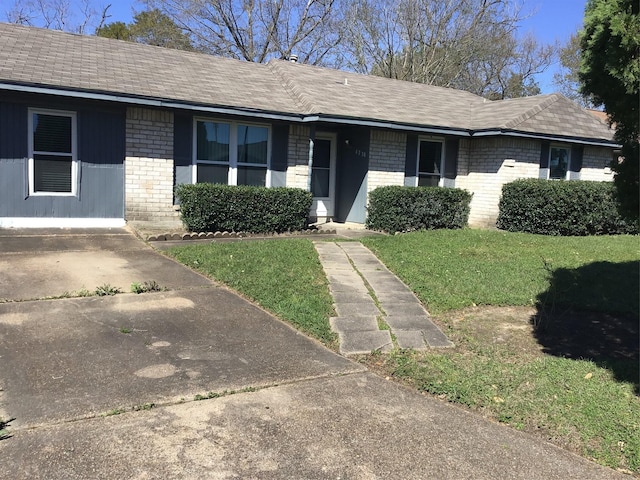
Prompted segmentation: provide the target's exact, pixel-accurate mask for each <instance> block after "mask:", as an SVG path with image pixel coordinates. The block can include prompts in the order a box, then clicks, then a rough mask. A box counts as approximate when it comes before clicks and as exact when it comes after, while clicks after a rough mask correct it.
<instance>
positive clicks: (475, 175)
mask: <svg viewBox="0 0 640 480" xmlns="http://www.w3.org/2000/svg"><path fill="white" fill-rule="evenodd" d="M539 165H540V142H539V141H537V140H529V139H517V138H474V139H473V140H462V141H461V142H460V151H459V159H458V177H457V178H456V187H458V188H464V189H465V190H468V191H470V192H472V193H473V198H472V199H471V213H470V215H469V225H471V226H479V227H495V223H496V219H497V218H498V203H499V201H500V195H501V193H502V185H504V184H505V183H509V182H511V181H513V180H516V179H518V178H538V170H539Z"/></svg>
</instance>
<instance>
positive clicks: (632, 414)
mask: <svg viewBox="0 0 640 480" xmlns="http://www.w3.org/2000/svg"><path fill="white" fill-rule="evenodd" d="M362 243H364V244H365V245H367V246H368V247H369V248H370V249H372V250H373V251H374V252H375V253H376V254H377V255H378V256H379V257H380V258H381V260H382V261H383V262H384V263H385V264H386V265H387V266H388V267H389V268H390V269H391V270H392V271H393V272H394V273H396V274H397V275H398V276H399V277H400V278H402V279H403V280H404V281H405V282H406V283H407V284H408V285H409V286H410V287H411V288H412V289H413V290H414V291H415V292H416V294H417V295H418V296H419V298H421V300H422V301H423V302H424V303H425V304H426V305H427V306H428V309H429V310H430V312H431V313H432V314H434V318H435V320H436V321H437V322H439V323H440V325H441V326H442V327H443V330H445V332H446V333H447V335H448V336H449V337H450V338H451V340H452V341H453V342H454V343H455V345H456V347H455V348H452V349H446V350H428V351H426V352H414V351H410V350H395V351H393V352H391V353H390V354H382V353H376V354H372V355H369V356H364V357H362V358H361V359H360V360H361V361H362V362H364V363H366V364H367V365H369V366H370V367H371V368H372V369H374V370H377V371H380V372H381V373H382V374H384V375H385V376H391V377H393V378H395V379H397V380H398V381H402V382H404V383H407V384H409V385H412V386H413V387H415V388H416V389H418V390H420V391H423V392H429V393H430V394H433V395H436V396H438V397H440V398H442V399H445V400H448V401H451V402H455V403H458V404H461V405H465V406H467V407H468V408H470V409H472V410H475V411H477V412H479V413H480V414H482V415H485V416H487V417H488V418H491V419H493V420H496V421H499V422H502V423H505V424H508V425H510V426H512V427H514V428H516V429H519V430H524V431H527V432H530V433H533V434H536V435H540V436H542V437H543V438H545V439H547V440H550V441H553V442H554V443H556V444H558V445H560V446H562V447H564V448H567V449H569V450H571V451H574V452H576V453H579V454H581V455H583V456H585V457H587V458H591V459H594V460H595V461H597V462H599V463H601V464H603V465H607V466H610V467H612V468H617V469H620V470H621V471H627V472H632V473H635V474H638V473H640V398H639V397H638V393H639V392H638V390H637V388H638V386H637V385H636V384H635V382H637V378H638V361H637V333H636V334H635V337H633V336H632V337H631V338H630V340H631V342H630V344H631V351H632V353H631V355H632V357H633V355H635V357H633V358H631V359H629V358H627V357H625V355H627V354H628V352H623V353H624V355H622V356H621V357H619V358H613V356H610V357H609V356H607V353H608V352H609V353H611V352H614V351H619V350H620V348H619V345H618V343H616V341H617V340H625V339H624V338H623V335H624V333H622V334H620V332H624V331H625V330H624V328H625V327H628V326H629V322H631V324H632V325H633V324H635V325H636V327H635V328H636V330H637V323H638V319H637V316H638V291H639V287H638V277H639V275H638V260H639V259H640V252H639V251H638V250H639V248H638V238H637V237H628V236H617V237H580V238H567V237H546V236H537V235H528V234H516V233H506V232H499V231H482V230H457V231H432V232H416V233H410V234H403V235H397V236H385V237H366V238H364V239H362ZM170 254H172V255H173V256H175V257H176V258H177V259H178V260H179V261H181V262H183V263H185V264H187V265H189V266H192V267H194V268H196V269H198V270H200V271H201V272H203V273H205V274H207V275H209V276H211V277H213V278H215V279H217V280H219V281H221V282H223V283H225V284H227V285H229V286H230V287H232V288H234V289H236V290H238V291H240V292H242V293H243V294H244V295H246V296H247V297H249V298H251V299H253V300H255V301H256V302H258V303H259V304H260V305H262V306H263V307H265V308H266V309H268V310H270V311H272V312H273V313H275V314H277V315H278V316H280V317H281V318H283V319H285V320H288V321H289V322H291V323H292V324H294V325H296V326H297V327H298V328H300V329H301V330H303V331H305V332H307V333H309V334H310V335H313V336H315V337H316V338H319V339H320V340H322V341H324V342H325V343H327V344H329V345H332V346H335V341H336V339H335V335H334V334H332V333H331V331H330V328H329V324H328V318H329V316H330V315H331V314H332V307H331V298H330V295H329V292H328V288H327V282H326V279H325V277H324V274H323V271H322V269H321V266H320V264H319V262H318V258H317V255H316V252H315V250H314V248H313V245H312V243H311V242H310V241H309V240H307V239H295V240H267V241H253V242H235V243H211V244H208V245H189V246H185V247H179V248H175V249H172V250H171V251H170ZM554 309H555V310H554ZM567 309H569V310H572V309H573V310H576V309H577V310H578V311H579V312H578V313H574V314H572V315H569V316H571V318H572V319H573V321H574V322H577V323H572V324H571V325H570V328H565V330H566V331H568V332H569V335H568V337H567V338H569V339H570V340H576V341H577V342H578V343H579V342H581V341H583V340H584V341H591V342H593V343H595V344H597V343H598V342H600V343H601V345H596V346H599V347H600V350H599V352H600V353H602V352H604V355H595V354H594V355H592V352H593V351H595V350H598V349H595V350H594V349H591V348H590V347H591V346H592V345H586V346H587V347H589V348H584V349H580V348H578V349H576V346H575V345H573V346H572V348H571V349H568V350H567V349H563V347H566V345H564V344H563V342H566V341H567V339H566V338H564V337H563V338H559V337H558V338H554V337H553V336H554V335H556V334H557V332H556V331H554V330H553V329H551V330H550V331H549V332H548V333H547V334H545V335H542V334H539V333H537V331H536V329H535V328H534V326H533V325H532V324H531V320H532V318H531V312H536V311H537V312H538V313H540V312H541V311H547V310H548V311H549V312H551V311H556V313H557V312H560V313H562V315H564V316H565V317H566V316H567V315H566V311H567ZM581 309H582V311H583V313H580V310H581ZM584 310H586V311H584ZM589 311H590V312H600V313H595V314H594V313H589ZM505 312H507V313H505ZM562 315H560V316H558V315H556V317H558V318H560V317H562ZM554 318H555V317H554ZM592 320H593V321H592ZM615 321H618V323H619V324H620V325H619V326H621V327H620V328H621V330H612V331H609V332H608V333H609V336H606V335H604V334H602V333H600V332H599V330H595V331H596V333H592V331H593V326H594V325H596V326H600V327H601V326H603V325H608V326H611V325H614V324H615ZM580 322H582V324H581V323H580ZM588 322H589V325H587V323H588ZM625 322H626V323H625ZM592 324H593V325H592ZM565 327H566V325H565ZM587 327H588V328H587ZM565 330H563V332H564V333H566V331H565ZM605 333H607V332H605ZM616 335H617V336H616ZM570 340H569V341H570ZM626 340H627V344H628V343H629V341H628V340H629V339H626ZM554 342H556V343H555V344H554ZM607 342H610V343H607ZM623 343H624V342H623ZM634 343H635V344H634ZM582 347H585V345H582ZM634 350H635V353H634V352H633V351H634ZM566 352H569V353H573V358H566V357H568V355H567V354H566ZM207 397H208V396H203V398H207Z"/></svg>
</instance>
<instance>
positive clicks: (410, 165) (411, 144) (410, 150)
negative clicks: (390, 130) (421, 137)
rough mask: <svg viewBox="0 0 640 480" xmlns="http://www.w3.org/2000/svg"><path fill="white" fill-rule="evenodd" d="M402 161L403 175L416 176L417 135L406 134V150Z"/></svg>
mask: <svg viewBox="0 0 640 480" xmlns="http://www.w3.org/2000/svg"><path fill="white" fill-rule="evenodd" d="M406 152H407V153H406V159H405V163H404V176H405V177H417V176H418V136H417V135H412V134H409V135H407V151H406Z"/></svg>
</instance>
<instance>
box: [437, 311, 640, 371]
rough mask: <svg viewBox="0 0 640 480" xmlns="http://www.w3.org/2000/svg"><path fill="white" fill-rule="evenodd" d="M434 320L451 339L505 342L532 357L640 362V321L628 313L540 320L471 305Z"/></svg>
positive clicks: (577, 313)
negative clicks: (461, 336) (446, 329)
mask: <svg viewBox="0 0 640 480" xmlns="http://www.w3.org/2000/svg"><path fill="white" fill-rule="evenodd" d="M436 320H439V321H440V322H442V323H443V324H444V325H448V326H449V327H450V330H451V332H450V333H451V334H452V335H456V333H464V334H470V335H471V336H472V337H473V338H475V340H476V341H477V342H479V343H482V344H485V345H492V344H505V345H506V346H508V348H509V349H512V350H515V351H518V352H525V353H528V354H532V355H544V354H547V355H554V356H559V357H566V358H583V359H592V360H594V361H598V362H603V361H617V360H634V361H635V362H636V363H638V361H640V347H639V345H638V335H639V329H638V318H637V317H635V316H633V315H629V314H611V313H602V312H582V311H575V310H564V311H558V312H554V313H552V314H549V313H547V314H545V316H544V318H542V317H541V315H540V313H539V312H538V311H537V310H536V309H535V308H531V307H471V308H466V309H463V310H457V311H455V312H449V313H447V314H444V315H441V316H439V317H438V318H437V319H436ZM540 321H542V322H543V324H542V326H541V328H536V325H538V324H539V322H540Z"/></svg>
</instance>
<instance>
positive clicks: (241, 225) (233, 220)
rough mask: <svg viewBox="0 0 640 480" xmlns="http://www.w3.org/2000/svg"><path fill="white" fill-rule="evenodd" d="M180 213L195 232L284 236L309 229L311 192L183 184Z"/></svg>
mask: <svg viewBox="0 0 640 480" xmlns="http://www.w3.org/2000/svg"><path fill="white" fill-rule="evenodd" d="M176 196H177V197H178V198H179V199H180V213H181V215H182V222H183V223H184V225H185V227H186V228H187V229H188V230H190V231H192V232H216V231H221V232H223V231H228V232H247V233H282V232H289V231H296V230H302V229H304V228H306V227H307V219H308V217H309V209H310V208H311V202H312V197H311V193H309V192H306V191H304V190H301V189H299V188H285V187H277V188H266V187H251V186H244V185H239V186H233V185H217V184H212V183H197V184H194V185H191V184H183V185H178V186H177V187H176Z"/></svg>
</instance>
